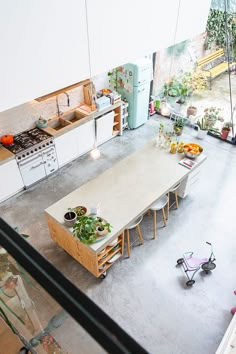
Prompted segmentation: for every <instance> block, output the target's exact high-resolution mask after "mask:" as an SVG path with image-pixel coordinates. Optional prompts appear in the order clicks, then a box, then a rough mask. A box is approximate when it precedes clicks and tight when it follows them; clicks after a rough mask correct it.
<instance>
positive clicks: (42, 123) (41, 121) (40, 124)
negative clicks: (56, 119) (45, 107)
mask: <svg viewBox="0 0 236 354" xmlns="http://www.w3.org/2000/svg"><path fill="white" fill-rule="evenodd" d="M35 124H36V127H38V128H46V127H47V125H48V122H47V120H46V119H43V118H39V119H38V120H36V122H35Z"/></svg>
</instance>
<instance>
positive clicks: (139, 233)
mask: <svg viewBox="0 0 236 354" xmlns="http://www.w3.org/2000/svg"><path fill="white" fill-rule="evenodd" d="M142 220H143V216H140V217H139V218H138V219H136V220H134V221H133V222H131V223H130V224H129V225H128V226H127V228H126V230H125V231H126V241H127V250H128V257H130V232H129V230H132V229H134V228H136V230H137V233H138V236H139V239H140V242H141V244H142V245H143V235H142V232H141V229H140V226H139V224H140V223H141V221H142Z"/></svg>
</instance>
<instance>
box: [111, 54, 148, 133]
mask: <svg viewBox="0 0 236 354" xmlns="http://www.w3.org/2000/svg"><path fill="white" fill-rule="evenodd" d="M151 80H152V61H151V60H150V59H148V58H143V59H139V60H137V61H134V62H132V63H128V64H125V65H123V66H120V67H119V68H118V75H117V91H118V92H119V93H120V94H121V97H122V99H124V98H126V99H127V101H128V103H129V108H128V111H129V116H128V125H129V128H130V129H135V128H138V127H140V126H141V125H142V124H144V123H145V122H146V121H147V119H148V109H149V96H150V81H151Z"/></svg>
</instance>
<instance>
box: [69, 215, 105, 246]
mask: <svg viewBox="0 0 236 354" xmlns="http://www.w3.org/2000/svg"><path fill="white" fill-rule="evenodd" d="M99 227H101V228H102V229H103V230H106V231H108V232H111V228H112V226H111V225H110V224H109V223H107V222H106V221H105V220H103V219H102V218H99V217H93V216H85V215H83V216H79V217H78V219H77V221H76V223H75V224H74V225H73V234H74V236H76V237H78V239H79V240H80V241H81V242H83V243H93V242H96V240H97V233H96V232H97V228H99Z"/></svg>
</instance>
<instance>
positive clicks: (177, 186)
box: [167, 183, 180, 219]
mask: <svg viewBox="0 0 236 354" xmlns="http://www.w3.org/2000/svg"><path fill="white" fill-rule="evenodd" d="M179 186H180V183H178V184H176V185H175V186H174V187H172V188H171V189H170V190H169V192H168V205H167V219H168V218H169V210H170V208H171V206H172V205H174V204H175V205H176V209H178V208H179V201H178V193H177V189H178V188H179ZM170 193H174V195H175V203H173V204H172V205H170Z"/></svg>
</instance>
